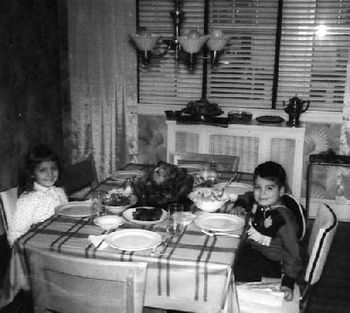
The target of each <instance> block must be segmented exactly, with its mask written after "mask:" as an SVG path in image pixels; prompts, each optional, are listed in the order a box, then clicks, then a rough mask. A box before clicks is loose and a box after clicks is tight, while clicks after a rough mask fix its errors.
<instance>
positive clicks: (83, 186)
mask: <svg viewBox="0 0 350 313" xmlns="http://www.w3.org/2000/svg"><path fill="white" fill-rule="evenodd" d="M64 176H65V179H64V180H65V186H66V191H67V194H68V198H69V199H70V200H82V199H84V198H85V196H86V195H87V194H88V193H89V192H90V191H91V189H92V188H94V187H95V186H96V185H97V184H98V178H97V173H96V167H95V162H94V159H93V157H92V156H89V157H88V158H87V159H85V160H83V161H80V162H77V163H75V164H72V165H68V166H66V167H65V169H64Z"/></svg>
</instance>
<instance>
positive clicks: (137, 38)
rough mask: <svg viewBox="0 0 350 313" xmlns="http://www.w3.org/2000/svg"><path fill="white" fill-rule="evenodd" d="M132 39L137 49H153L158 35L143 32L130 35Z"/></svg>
mask: <svg viewBox="0 0 350 313" xmlns="http://www.w3.org/2000/svg"><path fill="white" fill-rule="evenodd" d="M131 37H132V39H133V41H134V42H135V44H136V46H137V49H139V50H144V51H151V50H153V48H154V46H155V45H156V43H157V41H158V40H159V38H160V36H159V35H155V34H150V33H145V34H136V35H133V36H131Z"/></svg>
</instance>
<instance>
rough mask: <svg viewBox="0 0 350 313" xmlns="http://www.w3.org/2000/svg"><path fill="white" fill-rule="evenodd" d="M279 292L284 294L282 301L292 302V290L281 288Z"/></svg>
mask: <svg viewBox="0 0 350 313" xmlns="http://www.w3.org/2000/svg"><path fill="white" fill-rule="evenodd" d="M280 290H281V291H282V292H284V297H283V298H284V300H286V301H292V300H293V290H292V289H290V288H289V287H287V286H281V287H280Z"/></svg>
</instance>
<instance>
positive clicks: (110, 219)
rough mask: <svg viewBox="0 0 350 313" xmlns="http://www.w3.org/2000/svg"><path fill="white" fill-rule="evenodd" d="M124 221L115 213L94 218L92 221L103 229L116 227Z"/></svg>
mask: <svg viewBox="0 0 350 313" xmlns="http://www.w3.org/2000/svg"><path fill="white" fill-rule="evenodd" d="M124 222H125V221H124V219H123V218H122V217H120V216H116V215H104V216H99V217H97V218H95V219H94V223H95V224H96V225H97V226H99V227H101V228H102V229H104V230H110V229H116V228H118V227H119V226H120V225H123V224H124Z"/></svg>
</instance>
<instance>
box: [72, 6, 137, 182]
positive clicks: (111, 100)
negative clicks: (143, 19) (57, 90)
mask: <svg viewBox="0 0 350 313" xmlns="http://www.w3.org/2000/svg"><path fill="white" fill-rule="evenodd" d="M66 3H67V4H66V6H67V14H68V53H69V66H68V67H69V80H70V81H69V84H70V100H71V116H70V119H71V121H70V125H69V126H68V127H70V138H69V144H67V145H70V147H69V150H70V151H71V159H72V162H75V161H78V160H81V159H83V158H85V157H87V156H88V155H89V154H92V155H93V157H94V160H95V163H96V167H97V172H98V175H99V178H100V179H101V178H104V177H106V176H107V175H109V174H110V173H112V172H113V171H115V170H116V169H117V168H118V167H120V166H122V165H124V164H125V163H127V162H129V161H133V160H134V158H135V156H136V154H137V151H136V150H137V142H136V141H137V113H136V92H135V90H136V81H137V80H136V64H135V63H136V58H135V55H134V52H133V49H132V47H131V46H130V43H129V40H128V38H126V37H127V36H128V33H132V32H135V22H134V21H135V18H134V17H133V16H132V15H134V14H135V7H134V6H135V4H134V1H130V3H129V1H128V0H125V1H123V0H118V1H115V0H98V1H96V0H69V1H67V2H66Z"/></svg>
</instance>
